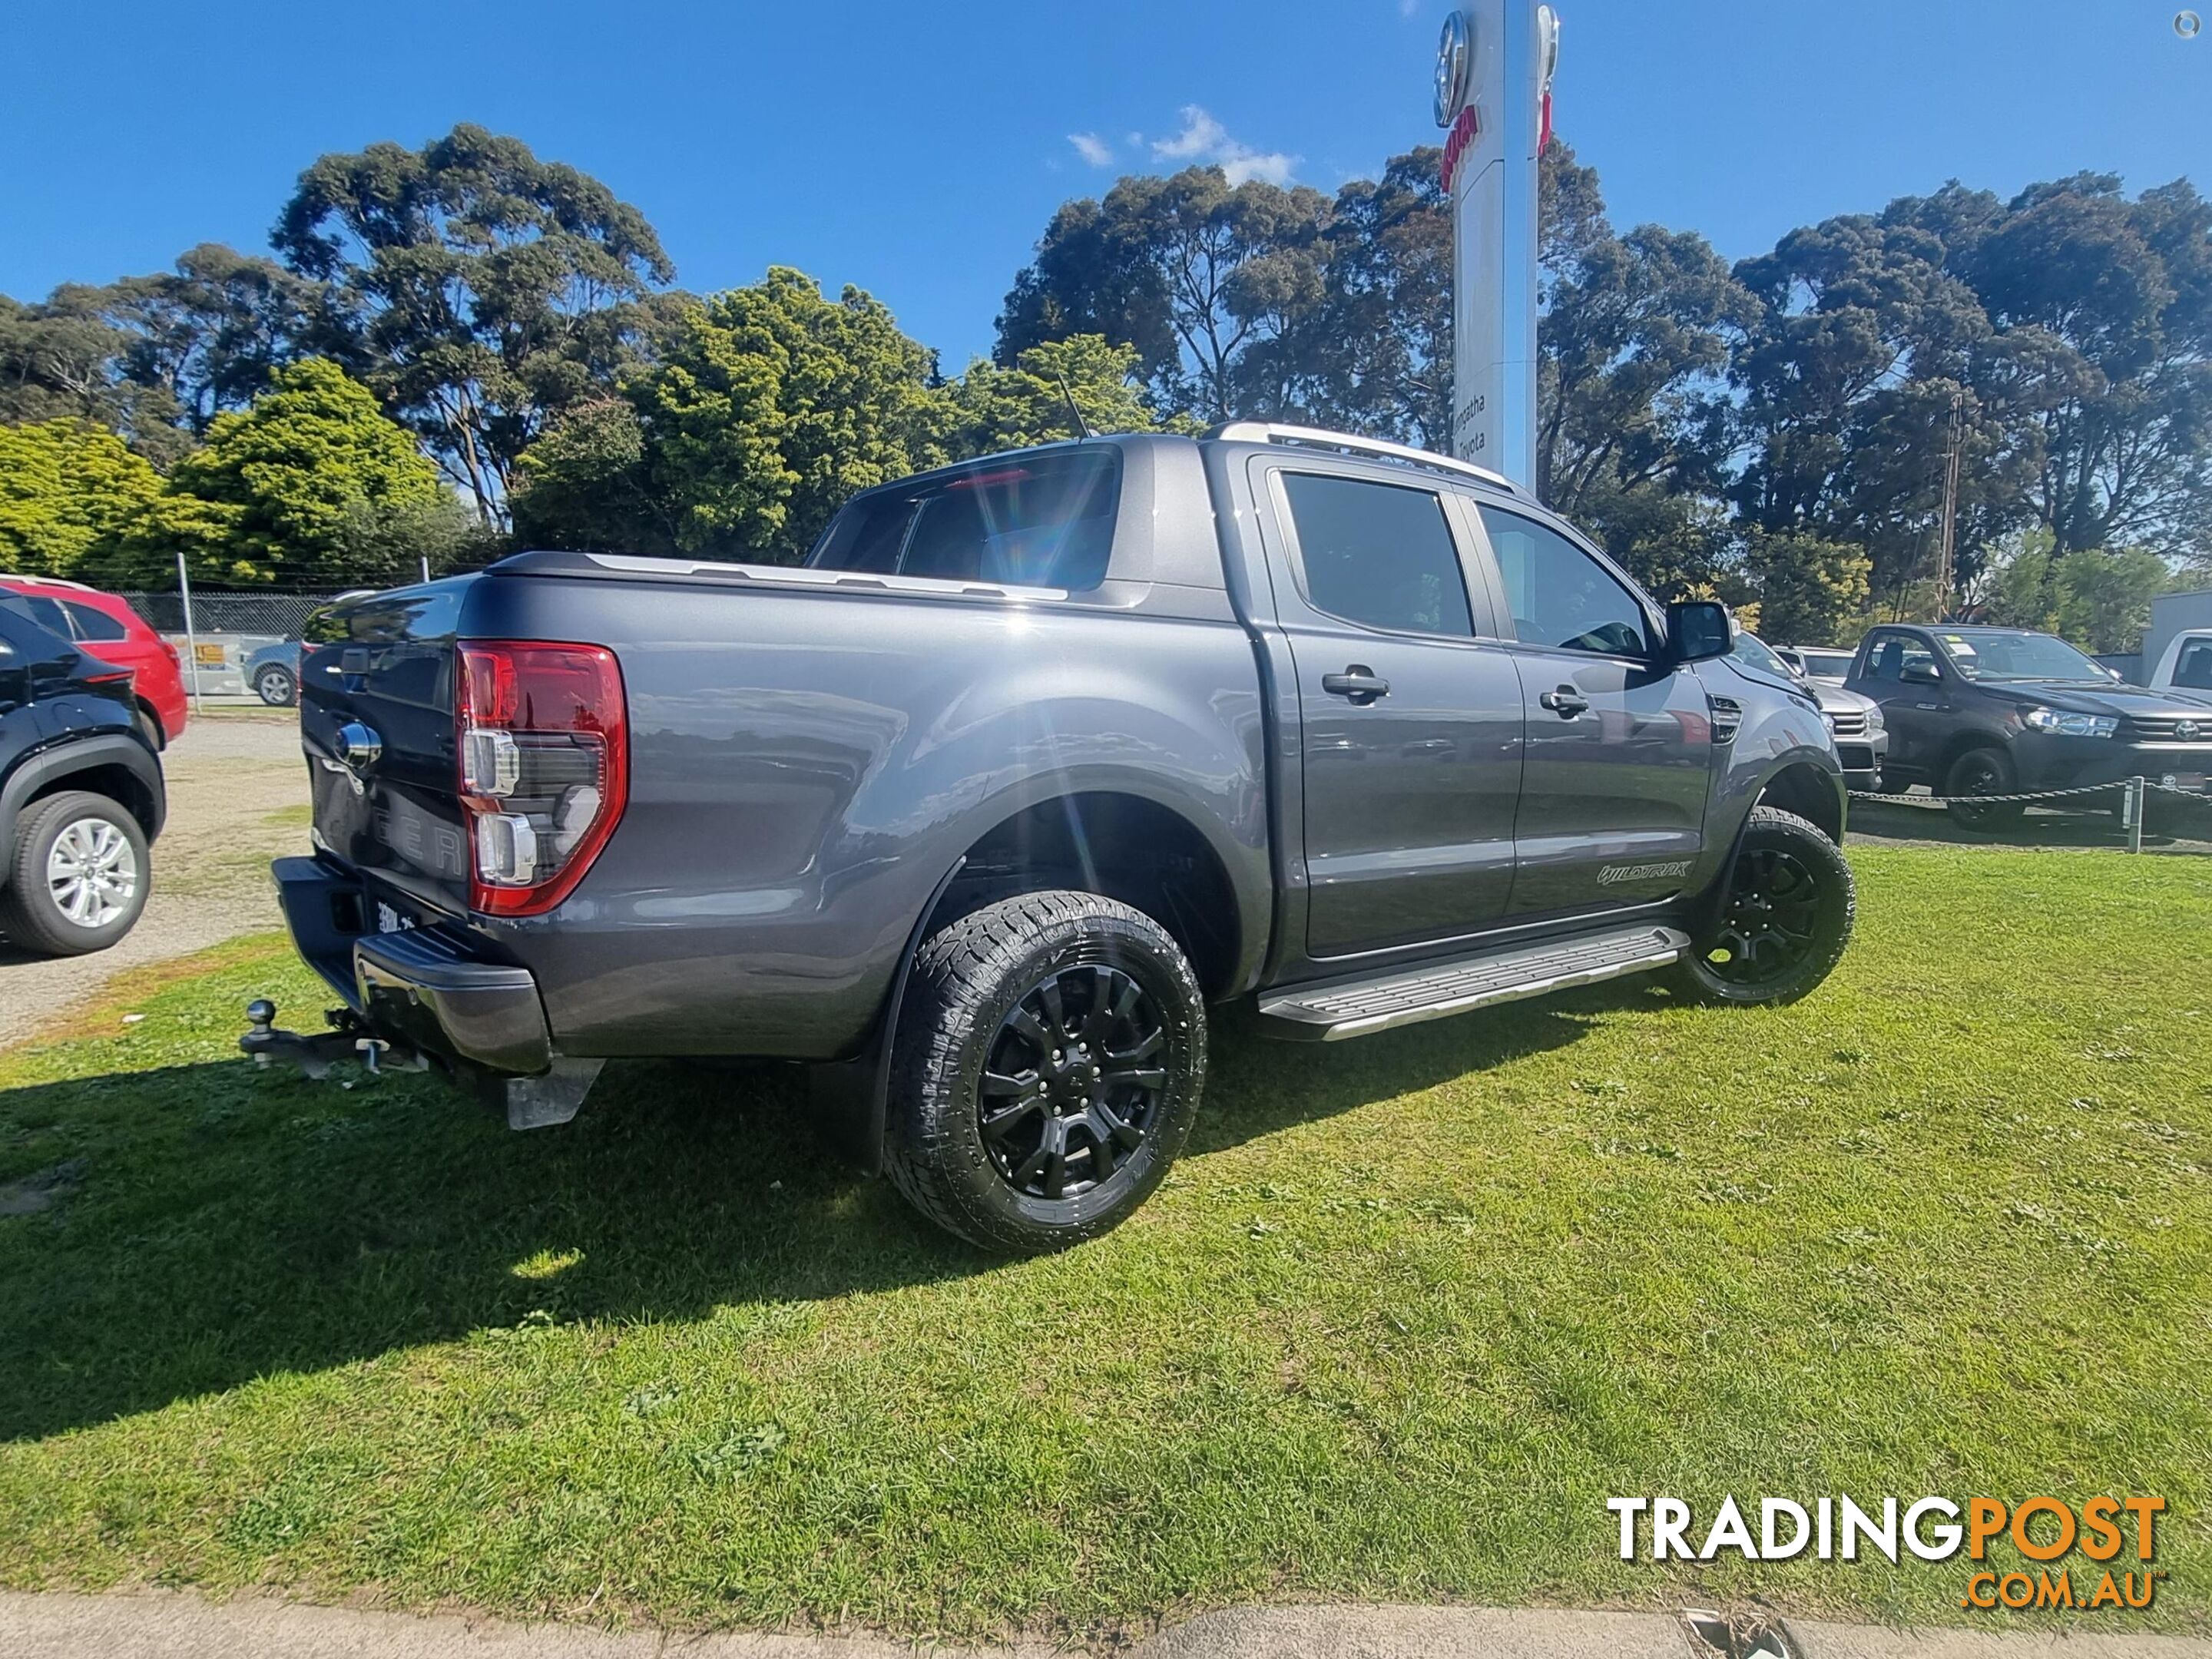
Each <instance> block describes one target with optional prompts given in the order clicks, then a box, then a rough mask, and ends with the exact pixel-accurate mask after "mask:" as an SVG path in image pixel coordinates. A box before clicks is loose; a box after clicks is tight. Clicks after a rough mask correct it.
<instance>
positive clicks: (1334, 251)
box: [1267, 146, 1452, 452]
mask: <svg viewBox="0 0 2212 1659" xmlns="http://www.w3.org/2000/svg"><path fill="white" fill-rule="evenodd" d="M1442 161H1443V151H1441V150H1439V149H1436V148H1434V147H1433V146H1424V147H1423V148H1420V149H1413V150H1409V151H1407V153H1406V154H1404V155H1394V156H1392V157H1391V158H1390V161H1389V165H1387V166H1386V167H1384V168H1383V177H1382V178H1381V179H1379V180H1373V179H1352V180H1351V181H1350V182H1349V183H1347V184H1346V185H1344V186H1343V187H1342V188H1341V189H1340V190H1339V191H1337V193H1336V202H1335V204H1334V208H1333V209H1332V210H1331V212H1330V215H1329V219H1328V230H1327V232H1326V234H1325V239H1324V247H1323V265H1322V295H1321V300H1320V303H1319V304H1318V305H1316V306H1315V307H1312V308H1311V309H1310V310H1309V311H1307V312H1305V313H1303V314H1302V315H1301V316H1300V317H1299V318H1297V319H1296V320H1295V322H1294V323H1293V325H1292V326H1291V329H1290V330H1289V331H1287V332H1288V335H1289V338H1288V340H1287V343H1285V345H1283V346H1281V347H1279V348H1277V355H1278V356H1279V357H1280V358H1281V359H1282V360H1283V368H1282V371H1281V380H1282V382H1283V390H1282V401H1281V404H1279V410H1275V411H1267V412H1279V413H1280V414H1282V415H1284V416H1296V417H1299V418H1304V419H1307V420H1310V421H1312V422H1314V423H1316V424H1317V425H1321V426H1325V427H1331V428H1335V429H1338V430H1340V431H1352V432H1364V433H1366V434H1367V435H1370V436H1372V437H1377V438H1390V439H1395V440H1396V441H1401V442H1405V443H1412V444H1417V445H1419V446H1420V447H1422V448H1425V449H1434V450H1437V451H1440V452H1443V451H1449V449H1450V448H1451V367H1452V301H1451V278H1452V246H1451V209H1450V205H1449V204H1448V203H1447V202H1446V201H1445V199H1444V193H1443V185H1442V184H1441V183H1440V182H1439V179H1438V177H1437V169H1438V167H1439V166H1440V165H1441V163H1442Z"/></svg>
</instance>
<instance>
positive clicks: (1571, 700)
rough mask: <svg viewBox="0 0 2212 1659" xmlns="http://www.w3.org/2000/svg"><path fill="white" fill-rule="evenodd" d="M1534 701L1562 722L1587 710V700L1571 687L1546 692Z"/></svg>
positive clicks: (1566, 686)
mask: <svg viewBox="0 0 2212 1659" xmlns="http://www.w3.org/2000/svg"><path fill="white" fill-rule="evenodd" d="M1536 701H1537V702H1539V703H1540V704H1541V705H1542V706H1543V707H1544V708H1548V709H1550V710H1551V711H1552V712H1553V714H1557V715H1558V716H1559V718H1560V719H1561V720H1572V719H1574V717H1575V716H1576V715H1577V714H1583V713H1586V712H1587V711H1588V710H1589V698H1588V697H1585V696H1583V694H1582V693H1581V692H1579V691H1577V690H1575V688H1574V687H1573V686H1571V685H1563V686H1561V687H1560V688H1559V690H1556V691H1547V692H1546V693H1544V695H1543V696H1541V697H1539V698H1537V699H1536Z"/></svg>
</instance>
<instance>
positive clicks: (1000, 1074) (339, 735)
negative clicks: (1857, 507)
mask: <svg viewBox="0 0 2212 1659" xmlns="http://www.w3.org/2000/svg"><path fill="white" fill-rule="evenodd" d="M1733 641H1734V627H1733V624H1732V623H1731V622H1730V620H1729V615H1728V613H1727V611H1725V610H1724V609H1723V607H1721V606H1719V605H1713V604H1709V603H1702V602H1686V603H1682V604H1678V605H1674V606H1672V607H1662V606H1660V605H1656V604H1655V603H1654V602H1653V601H1652V600H1650V599H1649V598H1648V597H1646V596H1645V595H1644V593H1642V592H1640V591H1639V590H1638V588H1637V586H1635V584H1634V583H1633V582H1632V581H1631V580H1629V579H1628V578H1627V577H1626V575H1625V574H1623V573H1622V572H1621V571H1620V569H1619V568H1616V567H1615V566H1614V565H1613V563H1612V562H1610V561H1609V560H1608V559H1607V558H1606V556H1604V555H1603V554H1602V553H1601V552H1599V551H1598V550H1596V549H1595V548H1594V547H1593V546H1591V544H1589V542H1588V541H1586V540H1584V539H1583V538H1582V537H1581V536H1579V535H1578V534H1577V533H1576V532H1575V531H1574V530H1573V529H1571V527H1570V526H1566V525H1565V524H1563V523H1562V522H1560V521H1559V520H1558V519H1557V518H1555V517H1553V515H1552V514H1550V513H1547V512H1545V511H1544V510H1543V509H1542V508H1541V507H1538V506H1537V505H1536V504H1535V502H1534V501H1533V500H1531V499H1530V498H1529V497H1528V495H1526V494H1525V493H1523V492H1522V491H1520V490H1518V489H1515V488H1514V487H1512V486H1511V485H1510V484H1508V483H1506V482H1505V481H1504V479H1503V478H1501V477H1498V476H1497V475H1496V474H1494V473H1490V472H1486V471H1483V470H1481V469H1480V468H1476V467H1474V466H1471V465H1466V464H1464V463H1462V462H1458V461H1453V460H1449V459H1444V458H1443V457H1439V456H1435V455H1430V454H1427V453H1423V452H1420V451H1418V450H1412V449H1407V448H1404V447H1399V446H1395V445H1389V444H1383V443H1377V442H1373V441H1367V440H1364V439H1359V438H1354V437H1349V436H1346V435H1340V434H1333V433H1323V432H1316V431H1312V430H1309V429H1305V428H1290V427H1279V426H1261V425H1256V424H1252V423H1236V424H1231V425H1229V426H1225V427H1221V428H1216V429H1215V430H1214V431H1213V432H1212V433H1210V434H1209V435H1206V437H1205V438H1203V439H1198V440H1193V439H1190V438H1185V437H1164V436H1152V435H1143V436H1139V435H1127V436H1117V437H1105V438H1096V439H1087V440H1084V441H1074V442H1068V443H1062V444H1055V445H1048V446H1044V447H1037V448H1034V449H1027V450H1022V451H1018V452H1014V453H1008V454H1002V455H994V456H991V457H989V458H987V459H982V460H978V461H972V462H967V463H963V464H962V465H957V466H952V467H947V468H944V469H942V470H940V471H933V472H928V473H924V474H921V475H918V476H916V477H908V478H902V479H900V480H899V481H898V482H896V483H890V484H885V485H884V486H882V487H880V488H878V489H870V490H867V491H866V492H864V493H862V494H860V495H856V496H854V498H853V499H852V500H851V501H849V502H848V503H847V505H846V506H845V507H843V508H842V510H841V511H840V512H839V513H838V514H837V516H836V519H835V520H834V521H833V522H832V523H831V524H830V526H829V529H828V531H827V532H825V533H824V535H823V538H822V539H821V541H820V543H819V544H817V546H816V548H815V550H814V551H813V553H812V555H811V557H810V559H809V561H808V562H807V563H806V565H805V566H804V567H800V568H781V567H771V566H761V565H744V564H720V563H710V562H686V561H682V560H670V559H659V558H638V557H629V556H617V555H610V554H586V553H554V552H533V553H523V554H520V555H517V556H513V557H512V558H508V559H506V560H504V561H502V562H500V563H498V564H495V565H494V566H492V567H491V568H489V569H487V570H484V571H483V572H481V573H480V574H473V575H467V576H459V577H454V578H450V579H447V580H440V581H434V582H429V583H427V584H424V585H422V586H416V587H408V588H403V589H398V590H396V591H393V592H382V593H377V594H374V595H369V596H366V597H362V598H358V599H352V600H350V601H349V602H344V603H341V604H339V605H336V606H334V607H332V608H331V610H329V611H326V612H325V613H323V614H322V615H321V616H320V617H319V619H318V620H317V622H316V623H315V624H314V626H313V630H312V632H311V635H310V638H309V640H308V641H307V647H306V649H305V651H304V653H303V657H302V661H301V675H300V687H301V695H300V726H301V741H302V744H303V747H304V748H305V750H306V754H307V766H308V774H309V777H310V779H311V780H312V783H313V798H314V836H313V840H314V847H315V851H314V854H313V856H312V857H304V858H290V859H285V860H280V861H279V862H278V863H277V864H276V866H275V875H276V884H277V886H278V889H279V890H280V893H281V895H282V897H283V907H284V911H285V915H286V917H287V919H288V921H289V924H290V927H291V929H292V933H293V937H294V939H295V941H296V943H297V944H298V946H299V948H300V950H301V953H302V954H303V955H304V956H305V957H306V958H307V961H308V962H309V963H311V964H313V967H314V968H315V969H318V970H319V973H320V974H321V975H322V977H323V978H324V979H325V980H326V981H328V982H329V983H330V985H331V987H332V988H333V989H334V990H335V991H336V992H337V994H338V996H339V997H340V998H341V999H343V1002H344V1004H345V1006H344V1007H343V1009H340V1010H337V1011H336V1012H335V1013H334V1015H333V1023H334V1024H335V1025H336V1027H337V1029H336V1030H331V1031H329V1032H325V1033H322V1034H320V1035H319V1036H295V1035H294V1034H292V1033H290V1032H287V1031H283V1030H276V1029H275V1027H274V1026H273V1024H272V1020H273V1015H274V1011H273V1009H271V1008H270V1007H269V1006H267V1005H265V1004H262V1005H257V1006H256V1007H255V1008H253V1009H252V1010H250V1011H249V1015H250V1018H252V1030H250V1031H249V1032H248V1033H247V1035H246V1036H245V1037H244V1038H243V1039H242V1040H241V1042H242V1046H243V1047H245V1048H246V1050H247V1051H248V1052H249V1053H252V1054H258V1055H259V1056H262V1057H263V1058H264V1059H267V1058H289V1059H294V1060H302V1061H304V1062H306V1063H308V1064H310V1065H315V1064H319V1063H321V1062H322V1061H325V1060H327V1059H328V1058H329V1057H330V1056H331V1054H333V1053H336V1052H339V1051H346V1052H350V1051H353V1050H362V1051H365V1053H366V1054H367V1055H368V1059H369V1060H370V1062H371V1063H372V1064H375V1063H378V1062H379V1061H380V1060H382V1061H384V1062H386V1063H390V1062H396V1061H407V1062H412V1063H415V1064H421V1065H436V1066H440V1067H441V1068H443V1069H446V1070H448V1071H450V1072H452V1073H454V1074H455V1075H456V1076H457V1077H459V1078H461V1079H465V1080H468V1081H470V1082H471V1083H473V1084H474V1085H477V1086H478V1087H480V1088H482V1089H483V1090H484V1091H486V1092H488V1093H489V1094H490V1095H491V1096H492V1097H494V1098H495V1100H498V1101H501V1102H503V1103H504V1105H505V1107H506V1109H507V1115H508V1119H509V1121H511V1122H512V1123H513V1124H515V1125H516V1126H517V1127H533V1126H536V1125H539V1124H545V1123H556V1122H561V1121H566V1120H567V1119H568V1117H570V1116H572V1115H574V1112H575V1110H576V1109H577V1107H578V1105H579V1104H580V1102H581V1101H582V1099H583V1097H584V1094H585V1091H586V1089H587V1088H588V1087H589V1086H590V1084H591V1081H592V1078H593V1077H594V1076H595V1075H596V1073H598V1071H599V1066H601V1064H602V1063H603V1062H604V1061H605V1060H608V1059H611V1058H617V1057H621V1056H625V1055H631V1056H637V1055H645V1056H699V1057H727V1056H744V1057H752V1058H775V1059H782V1060H793V1061H799V1062H805V1063H807V1064H809V1065H810V1066H811V1067H812V1068H813V1076H814V1079H815V1082H816V1085H817V1086H816V1087H815V1089H814V1091H813V1092H812V1099H813V1101H814V1103H815V1104H816V1106H817V1109H819V1111H820V1112H821V1113H822V1114H823V1115H824V1118H825V1121H826V1124H827V1126H828V1127H830V1128H831V1129H832V1130H833V1131H834V1132H835V1133H836V1134H837V1135H838V1136H839V1137H840V1138H841V1139H842V1140H843V1141H844V1143H845V1144H846V1145H847V1146H848V1147H849V1148H850V1149H851V1151H852V1153H853V1155H854V1157H855V1158H856V1159H857V1160H858V1161H859V1162H860V1164H862V1165H863V1166H865V1167H866V1168H868V1169H870V1170H878V1169H888V1170H889V1171H890V1174H891V1176H893V1178H894V1179H895V1180H896V1182H897V1183H898V1185H899V1186H900V1188H901V1189H902V1190H903V1191H904V1192H905V1193H906V1194H907V1195H908V1197H909V1198H910V1199H912V1200H914V1202H915V1204H916V1205H917V1206H919V1207H920V1208H921V1210H922V1211H924V1212H926V1213H927V1215H928V1216H929V1217H930V1218H933V1220H935V1221H937V1222H939V1223H940V1224H941V1225H944V1226H945V1227H947V1228H950V1229H951V1231H954V1232H957V1233H958V1234H961V1235H963V1237H967V1238H969V1239H970V1240H972V1241H975V1243H979V1244H982V1245H985V1246H987V1247H990V1248H994V1249H1007V1250H1035V1249H1048V1248H1052V1247H1054V1246H1058V1245H1061V1244H1065V1243H1070V1242H1073V1241H1075V1240H1079V1239H1082V1238H1086V1237H1091V1236H1093V1235H1095V1234H1097V1233H1098V1232H1101V1231H1104V1230H1105V1229H1107V1228H1109V1227H1110V1226H1112V1225H1115V1223H1116V1222H1117V1221H1119V1220H1121V1218H1123V1217H1125V1216H1126V1215H1127V1214H1128V1213H1129V1212H1131V1211H1132V1210H1133V1208H1135V1206H1137V1205H1139V1203H1141V1202H1142V1201H1143V1200H1144V1199H1145V1198H1146V1195H1147V1194H1150V1193H1151V1191H1152V1188H1155V1187H1156V1186H1158V1184H1159V1182H1160V1181H1161V1180H1162V1178H1163V1177H1164V1176H1165V1174H1166V1172H1167V1169H1168V1165H1169V1164H1170V1162H1171V1161H1172V1160H1173V1159H1174V1158H1175V1156H1176V1152H1178V1151H1179V1150H1180V1149H1181V1147H1182V1144H1183V1141H1184V1139H1185V1137H1186V1135H1187V1134H1188V1132H1189V1129H1190V1127H1191V1122H1192V1119H1193V1115H1194V1113H1195V1112H1196V1111H1197V1109H1198V1106H1199V1097H1200V1090H1201V1087H1202V1085H1203V1082H1204V1078H1205V1073H1206V1019H1207V1011H1208V1008H1209V1006H1214V1005H1220V1004H1224V1003H1229V1002H1237V1001H1242V1002H1245V1003H1249V1004H1251V1005H1253V1006H1255V1010H1256V1013H1257V1016H1258V1018H1259V1019H1260V1021H1261V1024H1263V1025H1264V1026H1265V1027H1267V1028H1268V1029H1271V1030H1273V1031H1275V1032H1277V1033H1279V1034H1280V1035H1284V1036H1291V1037H1297V1038H1305V1039H1310V1040H1315V1041H1321V1042H1328V1041H1333V1040H1336V1039H1340V1038H1346V1037H1352V1036H1361V1035H1364V1034H1365V1033H1367V1032H1370V1031H1376V1030H1384V1029H1387V1028H1389V1027H1390V1026H1394V1025H1398V1024H1405V1023H1407V1022H1409V1021H1413V1020H1419V1019H1427V1018H1434V1017H1436V1016H1438V1015H1443V1014H1450V1013H1457V1012H1462V1011H1465V1010H1469V1009H1475V1008H1480V1007H1483V1006H1487V1005H1489V1004H1492V1003H1496V1002H1504V1001H1507V1000H1512V999H1515V998H1519V997H1525V996H1530V995H1534V994H1540V993H1542V992H1545V991H1549V990H1553V989H1557V988H1559V987H1565V986H1571V985H1583V984H1588V983H1590V982H1592V981H1597V980H1602V979H1607V978H1611V977H1613V976H1615V975H1622V974H1628V973H1634V972H1639V971H1642V970H1644V969H1668V970H1669V971H1670V972H1671V973H1672V974H1673V975H1674V981H1675V983H1676V984H1677V986H1678V987H1680V989H1681V991H1682V992H1683V993H1684V994H1687V995H1689V996H1692V997H1694V998H1697V999H1699V1000H1705V1001H1711V1002H1723V1003H1741V1004H1758V1003H1772V1002H1783V1001H1787V1000H1791V999H1794V998H1796V997H1798V996H1802V994H1805V993H1806V992H1808V991H1809V990H1811V989H1812V988H1813V987H1814V986H1816V985H1818V984H1819V983H1820V981H1821V980H1822V979H1823V978H1825V977H1826V975H1827V973H1828V971H1829V970H1830V969H1832V967H1833V966H1834V965H1835V963H1836V961H1837V959H1838V957H1839V956H1840V955H1841V954H1842V952H1843V950H1844V944H1845V942H1846V940H1847V939H1848V937H1849V935H1850V927H1851V919H1852V910H1853V902H1854V901H1853V893H1852V887H1851V878H1850V872H1849V869H1848V868H1847V866H1845V865H1844V861H1843V859H1842V857H1841V855H1840V854H1838V850H1837V848H1838V842H1840V841H1841V839H1842V835H1843V827H1844V802H1845V793H1844V786H1843V781H1842V776H1841V774H1840V772H1839V770H1838V763H1837V759H1836V754H1835V750H1834V748H1833V745H1832V740H1831V738H1830V736H1829V733H1828V731H1827V729H1826V726H1825V724H1824V723H1823V721H1822V720H1821V717H1820V710H1819V708H1818V707H1817V705H1816V704H1815V703H1814V702H1813V700H1812V698H1811V696H1809V695H1808V693H1807V692H1806V691H1805V690H1804V689H1803V688H1802V687H1801V686H1799V685H1797V684H1795V683H1794V682H1793V681H1792V680H1790V678H1788V677H1787V676H1782V675H1763V674H1761V673H1759V671H1757V669H1756V668H1755V667H1754V666H1750V665H1746V664H1745V663H1743V662H1741V661H1737V660H1733V659H1730V657H1729V647H1730V646H1731V644H1732V643H1733Z"/></svg>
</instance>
